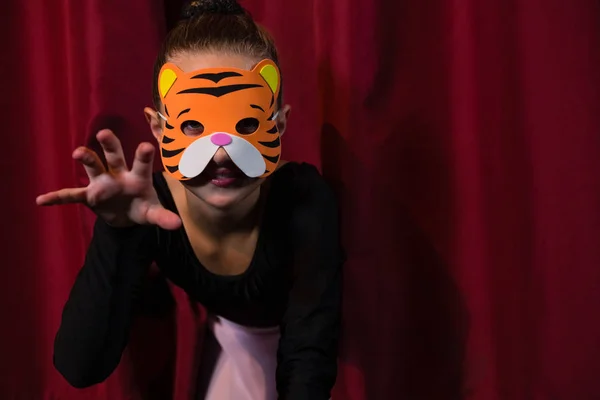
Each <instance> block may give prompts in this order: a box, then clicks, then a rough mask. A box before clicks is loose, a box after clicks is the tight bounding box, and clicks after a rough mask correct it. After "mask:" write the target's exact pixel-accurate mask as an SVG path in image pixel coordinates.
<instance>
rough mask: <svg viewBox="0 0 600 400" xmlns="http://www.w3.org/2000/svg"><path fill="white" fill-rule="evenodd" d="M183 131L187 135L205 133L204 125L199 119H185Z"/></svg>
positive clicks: (182, 125) (182, 126)
mask: <svg viewBox="0 0 600 400" xmlns="http://www.w3.org/2000/svg"><path fill="white" fill-rule="evenodd" d="M181 132H183V134H184V135H186V136H198V135H202V133H204V125H202V124H201V123H200V122H198V121H192V120H190V121H184V122H183V123H182V124H181Z"/></svg>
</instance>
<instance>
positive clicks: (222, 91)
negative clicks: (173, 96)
mask: <svg viewBox="0 0 600 400" xmlns="http://www.w3.org/2000/svg"><path fill="white" fill-rule="evenodd" d="M259 87H262V85H255V84H251V83H248V84H239V85H227V86H217V87H212V88H210V87H209V88H207V87H205V88H192V89H186V90H182V91H181V92H178V93H177V94H188V93H192V94H208V95H210V96H215V97H221V96H225V95H226V94H229V93H233V92H239V91H240V90H246V89H253V88H259Z"/></svg>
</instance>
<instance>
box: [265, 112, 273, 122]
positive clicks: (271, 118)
mask: <svg viewBox="0 0 600 400" xmlns="http://www.w3.org/2000/svg"><path fill="white" fill-rule="evenodd" d="M274 116H275V111H273V112H272V113H271V116H270V117H269V118H267V121H273V117H274Z"/></svg>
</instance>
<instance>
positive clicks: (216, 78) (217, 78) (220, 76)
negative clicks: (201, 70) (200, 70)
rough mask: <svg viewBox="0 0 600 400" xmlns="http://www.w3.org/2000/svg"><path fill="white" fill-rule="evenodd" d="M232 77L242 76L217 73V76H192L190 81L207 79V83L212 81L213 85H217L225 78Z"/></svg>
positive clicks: (231, 73) (228, 72) (232, 73)
mask: <svg viewBox="0 0 600 400" xmlns="http://www.w3.org/2000/svg"><path fill="white" fill-rule="evenodd" d="M234 76H242V74H240V73H237V72H233V71H226V72H219V73H218V74H200V75H196V76H192V79H208V80H209V81H213V82H214V83H219V82H220V81H221V80H223V79H225V78H232V77H234Z"/></svg>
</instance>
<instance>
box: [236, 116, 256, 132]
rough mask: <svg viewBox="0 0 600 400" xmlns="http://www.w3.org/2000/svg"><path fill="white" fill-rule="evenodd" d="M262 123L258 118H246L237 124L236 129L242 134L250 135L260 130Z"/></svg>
mask: <svg viewBox="0 0 600 400" xmlns="http://www.w3.org/2000/svg"><path fill="white" fill-rule="evenodd" d="M259 125H260V123H259V122H258V120H257V119H256V118H244V119H242V120H240V122H238V123H237V124H236V126H235V130H236V131H237V133H239V134H240V135H249V134H251V133H254V132H256V131H257V130H258V126H259Z"/></svg>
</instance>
